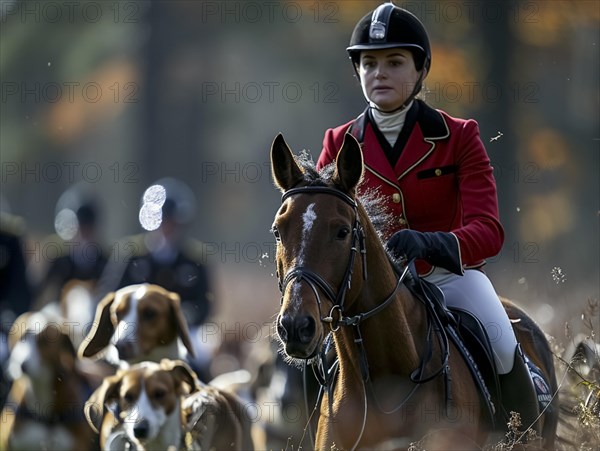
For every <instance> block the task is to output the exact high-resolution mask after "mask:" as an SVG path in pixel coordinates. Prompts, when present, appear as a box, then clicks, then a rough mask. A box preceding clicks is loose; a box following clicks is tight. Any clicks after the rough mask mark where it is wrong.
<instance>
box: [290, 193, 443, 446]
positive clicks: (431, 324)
mask: <svg viewBox="0 0 600 451" xmlns="http://www.w3.org/2000/svg"><path fill="white" fill-rule="evenodd" d="M296 194H328V195H332V196H335V197H337V198H338V199H341V200H343V201H344V202H345V203H346V204H348V205H349V206H350V207H352V209H353V210H354V224H353V226H352V245H351V248H350V257H349V259H348V265H347V266H346V271H345V275H344V278H343V279H342V282H341V283H340V287H339V289H338V290H337V291H336V290H334V288H333V287H332V286H331V284H330V283H329V282H327V281H326V280H325V279H324V278H323V277H321V276H320V275H319V274H318V273H316V272H314V271H312V270H311V269H309V268H306V267H304V266H295V267H292V268H290V269H289V270H288V271H287V273H286V274H285V276H284V277H283V278H281V275H280V274H278V277H279V291H280V292H281V296H282V297H281V303H283V295H284V293H285V291H286V288H287V286H288V284H289V283H290V282H292V281H296V282H301V281H306V282H307V283H308V284H309V286H310V287H311V289H312V291H313V293H314V295H315V298H316V300H317V305H318V308H319V314H320V319H321V321H322V322H324V323H328V324H329V327H330V329H331V331H332V332H335V331H337V330H338V329H339V328H340V326H353V329H354V333H355V339H354V343H355V344H356V345H357V347H358V350H359V362H360V369H361V373H362V379H363V389H364V402H365V413H364V419H363V420H364V421H366V411H367V406H366V402H367V398H366V396H367V391H366V386H367V385H368V386H369V387H370V388H371V389H372V387H371V384H370V382H371V381H370V377H369V365H368V361H367V356H366V352H365V348H364V343H363V338H362V334H361V331H360V323H361V322H362V321H363V320H365V319H367V318H369V317H371V316H373V315H376V314H377V313H379V312H381V311H382V310H383V309H384V308H385V307H386V306H388V305H389V304H390V303H391V302H392V301H393V300H394V299H395V295H396V293H397V292H398V290H399V288H400V286H401V285H402V283H403V282H404V280H405V278H406V276H407V274H409V269H410V267H411V265H412V262H410V263H407V264H406V265H405V267H404V268H403V270H402V271H398V268H397V266H396V264H395V263H394V262H392V266H393V267H394V269H395V270H396V272H397V274H398V280H397V283H396V285H395V287H394V289H393V291H392V292H391V293H390V295H389V296H388V297H387V298H386V299H385V300H384V301H382V302H381V303H379V304H377V305H376V306H375V307H374V308H372V309H371V310H368V311H367V312H364V313H358V314H357V315H354V316H345V315H344V302H345V299H346V294H347V291H348V290H349V289H350V286H351V283H352V273H353V270H354V263H355V259H356V253H357V252H360V253H361V256H362V269H363V278H364V280H366V279H367V258H366V257H367V249H366V244H365V236H364V229H363V227H362V225H361V223H360V219H359V214H358V204H357V202H356V201H355V200H354V199H353V198H352V197H350V196H349V195H347V194H345V193H343V192H342V191H340V190H338V189H336V188H333V187H329V186H318V185H317V186H301V187H297V188H291V189H289V190H287V191H285V192H284V193H283V195H282V196H281V202H282V203H283V202H284V201H285V200H286V199H288V198H289V197H291V196H294V195H296ZM417 277H418V276H417ZM317 288H319V289H320V290H321V291H322V292H323V293H325V295H326V296H327V298H329V300H330V301H331V302H332V304H333V306H332V308H331V310H330V312H329V315H328V316H325V317H324V316H323V315H322V311H321V298H320V295H319V291H318V289H317ZM426 300H427V301H429V302H425V307H426V309H427V311H428V313H429V315H428V324H427V339H426V340H427V346H426V349H425V352H424V353H423V355H422V356H421V361H420V363H419V367H418V368H417V369H415V370H414V371H413V372H412V373H411V374H410V380H411V381H412V382H413V384H414V387H413V389H412V390H411V391H410V392H409V393H408V395H407V396H406V397H405V398H404V399H403V400H402V402H401V403H400V405H398V406H397V407H396V408H394V409H393V410H392V411H389V412H385V411H384V410H383V409H382V408H381V406H380V405H379V403H378V402H377V401H376V402H377V405H378V406H379V408H380V410H381V411H383V412H384V413H388V414H389V413H394V412H396V411H398V410H399V409H400V408H401V407H402V406H404V405H405V404H406V402H408V400H409V399H410V398H411V397H412V395H413V394H414V392H415V391H416V389H417V388H418V387H419V386H420V385H422V384H423V383H426V382H429V381H431V380H433V379H435V378H437V377H438V376H439V375H440V374H444V375H445V382H446V383H445V387H446V393H447V400H446V401H447V402H448V401H449V400H450V399H451V395H450V376H449V366H448V355H449V354H448V338H447V336H446V333H445V331H444V329H443V327H442V325H441V323H440V320H439V318H438V316H437V314H436V313H435V311H434V309H433V307H432V305H431V302H430V300H429V299H426ZM336 311H337V314H336ZM432 332H435V334H436V335H437V338H438V343H439V344H440V348H441V349H440V350H441V353H442V363H441V365H440V367H439V368H438V369H437V370H436V371H434V372H433V373H432V374H430V375H427V376H425V375H424V372H425V366H426V364H427V362H428V361H429V360H430V359H431V358H432V354H433V348H432V340H431V335H432ZM316 352H317V353H319V359H318V361H317V362H313V372H314V374H315V376H316V377H317V379H318V380H319V383H320V384H321V392H320V394H319V398H320V397H321V393H322V390H323V388H325V389H326V390H327V391H328V399H329V402H330V409H331V402H332V399H333V397H332V396H331V394H332V390H333V383H334V379H335V371H336V369H337V367H338V365H337V362H335V363H334V364H333V366H332V367H331V369H330V370H328V369H327V356H326V351H325V350H323V349H321V350H318V349H317V350H316ZM318 403H319V401H317V404H318ZM315 408H316V406H315ZM307 413H308V410H307ZM364 421H363V428H362V429H363V430H361V432H360V434H359V438H358V439H357V441H356V443H355V447H356V445H357V444H358V443H359V441H360V437H361V436H362V432H363V431H364V426H365V423H364ZM309 429H310V427H309ZM353 449H354V448H353Z"/></svg>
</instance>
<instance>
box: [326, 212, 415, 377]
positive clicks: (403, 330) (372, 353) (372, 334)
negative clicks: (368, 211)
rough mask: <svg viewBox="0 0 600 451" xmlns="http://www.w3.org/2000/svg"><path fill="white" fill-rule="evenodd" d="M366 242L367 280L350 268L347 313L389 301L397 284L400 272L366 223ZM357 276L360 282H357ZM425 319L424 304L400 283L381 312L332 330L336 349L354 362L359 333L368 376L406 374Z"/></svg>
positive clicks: (412, 359)
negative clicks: (357, 323) (354, 323)
mask: <svg viewBox="0 0 600 451" xmlns="http://www.w3.org/2000/svg"><path fill="white" fill-rule="evenodd" d="M365 240H366V243H367V244H366V247H367V255H366V260H367V279H366V280H362V274H361V272H362V271H361V272H358V273H356V271H355V274H354V276H353V286H352V288H351V289H350V290H349V292H348V298H347V301H346V305H347V306H348V310H347V311H345V312H344V314H345V315H346V316H354V315H358V314H360V313H366V312H368V311H370V310H371V309H373V308H375V307H377V306H378V305H380V304H381V303H383V302H384V301H385V300H386V299H388V297H389V296H390V294H391V293H393V292H394V290H395V288H396V285H397V283H398V277H399V275H397V274H396V272H395V271H394V268H393V267H392V264H391V263H390V261H389V259H388V257H387V254H386V251H385V249H384V248H383V245H382V243H381V241H380V240H379V237H378V236H377V234H376V232H375V229H374V228H373V226H372V224H371V223H370V222H368V223H367V224H366V225H365ZM357 268H358V267H357ZM358 269H360V270H362V268H358ZM359 280H360V281H361V283H358V281H359ZM425 323H426V315H425V311H424V309H423V306H422V305H421V304H420V303H419V302H418V301H417V300H416V299H415V298H414V297H413V296H412V294H411V293H410V292H409V291H408V289H407V288H406V287H405V286H404V284H402V285H401V286H400V288H399V289H398V290H397V291H396V294H395V295H394V299H393V300H392V301H391V302H390V303H389V304H388V305H387V306H386V307H384V308H383V310H381V311H379V312H378V313H376V314H375V315H373V316H371V317H369V318H367V319H365V320H362V321H361V322H360V324H359V325H358V326H345V327H344V328H342V329H341V330H340V331H339V332H338V333H336V334H335V336H336V340H337V346H338V352H341V353H342V354H343V353H345V354H348V355H347V357H349V358H348V359H346V362H349V363H350V365H353V366H358V365H359V363H358V362H359V358H358V357H360V356H359V355H358V354H359V353H360V352H361V351H359V347H358V346H357V344H356V341H355V340H356V339H357V338H358V337H357V335H358V334H359V333H360V337H361V338H362V346H363V347H364V353H365V355H366V357H367V359H368V361H369V367H370V369H371V376H372V377H373V376H376V373H382V374H385V373H390V372H393V373H396V374H404V373H405V374H409V373H410V372H412V371H413V370H414V369H415V368H416V367H417V365H418V363H419V353H420V350H421V348H422V346H423V341H424V339H425V330H426V324H425ZM421 337H423V338H422V339H421ZM340 360H343V359H340Z"/></svg>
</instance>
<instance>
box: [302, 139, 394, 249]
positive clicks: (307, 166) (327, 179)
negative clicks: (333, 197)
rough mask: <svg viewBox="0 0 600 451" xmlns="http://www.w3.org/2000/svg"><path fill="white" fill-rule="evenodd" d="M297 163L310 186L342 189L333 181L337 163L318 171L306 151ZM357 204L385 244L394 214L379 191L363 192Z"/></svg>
mask: <svg viewBox="0 0 600 451" xmlns="http://www.w3.org/2000/svg"><path fill="white" fill-rule="evenodd" d="M295 159H296V163H297V164H298V166H300V168H301V169H302V171H303V172H304V181H305V182H306V184H307V185H309V186H332V185H333V186H335V187H336V188H340V189H341V187H340V186H339V185H337V184H336V183H335V181H334V180H333V174H334V172H335V162H332V163H330V164H328V165H327V166H325V167H323V168H322V169H321V170H320V171H317V168H316V166H315V163H314V161H313V160H312V156H311V155H310V153H309V152H308V151H306V150H304V151H302V152H301V153H300V154H299V155H297V156H296V157H295ZM356 200H357V202H358V203H359V204H360V205H362V206H363V208H364V209H365V211H366V213H367V216H368V217H369V219H370V221H371V223H372V224H373V227H374V228H375V231H376V232H377V235H378V236H379V239H380V240H382V242H383V236H384V235H385V233H386V229H387V228H388V227H389V224H390V222H391V219H392V214H391V213H390V211H389V210H388V208H387V204H386V203H385V201H384V198H383V196H382V195H381V192H380V190H379V189H373V188H372V189H369V190H362V192H360V193H359V194H357V196H356Z"/></svg>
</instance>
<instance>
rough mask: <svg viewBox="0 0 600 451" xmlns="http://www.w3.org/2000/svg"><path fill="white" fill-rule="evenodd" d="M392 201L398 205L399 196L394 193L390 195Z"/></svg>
mask: <svg viewBox="0 0 600 451" xmlns="http://www.w3.org/2000/svg"><path fill="white" fill-rule="evenodd" d="M392 201H393V202H394V203H395V204H398V203H400V194H398V193H394V194H392Z"/></svg>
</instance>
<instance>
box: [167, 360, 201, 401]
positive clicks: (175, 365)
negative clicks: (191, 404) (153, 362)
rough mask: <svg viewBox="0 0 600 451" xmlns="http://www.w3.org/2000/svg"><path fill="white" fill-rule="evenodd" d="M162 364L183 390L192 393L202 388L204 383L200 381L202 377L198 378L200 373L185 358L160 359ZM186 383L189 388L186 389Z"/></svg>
mask: <svg viewBox="0 0 600 451" xmlns="http://www.w3.org/2000/svg"><path fill="white" fill-rule="evenodd" d="M160 366H161V367H162V368H163V369H164V370H166V371H169V372H170V373H171V374H172V375H173V378H174V379H175V381H176V382H177V384H178V386H179V387H178V388H179V390H180V391H181V392H183V393H185V394H190V393H194V392H197V391H199V390H200V387H201V385H202V383H201V382H200V379H198V375H197V374H196V373H195V372H194V370H192V368H190V366H189V365H188V364H187V363H185V362H184V361H183V360H169V359H162V360H161V361H160ZM184 384H187V386H188V389H187V390H186V389H185V386H184Z"/></svg>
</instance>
